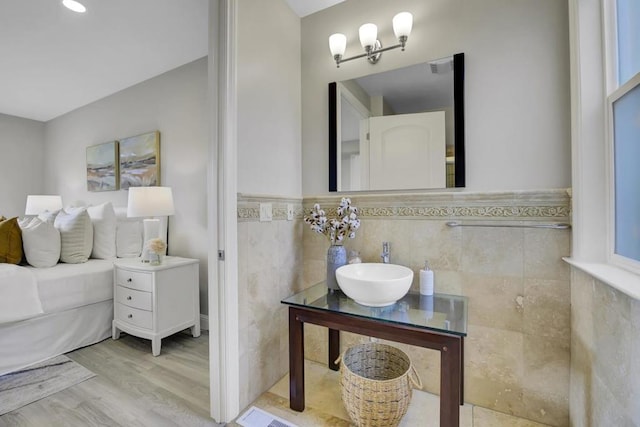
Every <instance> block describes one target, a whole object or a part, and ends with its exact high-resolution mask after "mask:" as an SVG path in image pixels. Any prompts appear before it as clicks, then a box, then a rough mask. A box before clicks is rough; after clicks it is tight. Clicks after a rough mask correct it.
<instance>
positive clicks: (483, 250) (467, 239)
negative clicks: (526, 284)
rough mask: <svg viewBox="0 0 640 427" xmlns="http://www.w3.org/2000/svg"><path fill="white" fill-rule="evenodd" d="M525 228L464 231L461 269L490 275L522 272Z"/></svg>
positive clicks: (488, 228)
mask: <svg viewBox="0 0 640 427" xmlns="http://www.w3.org/2000/svg"><path fill="white" fill-rule="evenodd" d="M523 246H524V232H523V231H522V230H521V229H517V228H513V229H512V228H498V227H487V228H484V227H482V228H480V227H478V228H473V227H469V228H467V229H464V230H463V231H462V271H464V272H465V273H476V274H483V275H489V276H515V277H522V275H523V263H524V261H523V259H524V258H523V257H524V247H523Z"/></svg>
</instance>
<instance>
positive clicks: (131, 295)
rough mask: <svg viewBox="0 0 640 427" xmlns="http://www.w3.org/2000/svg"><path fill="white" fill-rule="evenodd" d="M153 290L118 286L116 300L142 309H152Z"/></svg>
mask: <svg viewBox="0 0 640 427" xmlns="http://www.w3.org/2000/svg"><path fill="white" fill-rule="evenodd" d="M151 295H152V294H151V292H144V291H136V290H133V289H129V288H125V287H124V286H120V285H118V286H116V302H119V303H121V304H124V305H127V306H129V307H133V308H139V309H141V310H147V311H151V310H152V307H153V306H152V301H151Z"/></svg>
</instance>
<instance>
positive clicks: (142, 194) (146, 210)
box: [127, 187, 175, 217]
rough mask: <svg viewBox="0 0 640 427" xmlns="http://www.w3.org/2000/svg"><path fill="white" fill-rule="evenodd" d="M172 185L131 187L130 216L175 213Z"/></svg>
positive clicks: (128, 210) (128, 214)
mask: <svg viewBox="0 0 640 427" xmlns="http://www.w3.org/2000/svg"><path fill="white" fill-rule="evenodd" d="M174 213H175V209H174V206H173V193H172V191H171V187H129V200H128V202H127V216H128V217H145V216H167V215H173V214H174Z"/></svg>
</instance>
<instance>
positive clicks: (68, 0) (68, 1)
mask: <svg viewBox="0 0 640 427" xmlns="http://www.w3.org/2000/svg"><path fill="white" fill-rule="evenodd" d="M62 4H63V5H64V6H65V7H66V8H67V9H70V10H73V11H74V12H78V13H84V12H86V11H87V8H86V7H85V6H84V5H83V4H82V3H80V2H79V1H76V0H62Z"/></svg>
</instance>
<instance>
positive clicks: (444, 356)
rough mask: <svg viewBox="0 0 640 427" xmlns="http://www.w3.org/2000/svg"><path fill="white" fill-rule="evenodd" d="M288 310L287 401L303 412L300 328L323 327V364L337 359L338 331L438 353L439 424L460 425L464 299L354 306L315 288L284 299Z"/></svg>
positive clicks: (418, 298) (410, 297)
mask: <svg viewBox="0 0 640 427" xmlns="http://www.w3.org/2000/svg"><path fill="white" fill-rule="evenodd" d="M282 303H283V304H287V305H289V398H290V399H289V400H290V407H291V409H293V410H295V411H299V412H301V411H303V410H304V407H305V399H304V327H303V326H304V323H312V324H315V325H320V326H326V327H327V328H329V357H328V365H329V368H330V369H332V370H334V371H335V370H338V366H337V365H336V364H335V363H334V361H335V360H336V359H337V358H338V356H339V355H340V331H348V332H353V333H357V334H362V335H367V336H372V337H377V338H381V339H385V340H389V341H395V342H401V343H405V344H411V345H415V346H419V347H425V348H430V349H433V350H438V351H440V370H441V372H440V425H441V426H443V427H444V426H446V427H457V426H459V425H460V408H459V405H462V404H463V400H464V398H463V389H464V387H463V385H464V364H463V361H464V337H465V336H466V335H467V298H466V297H462V296H455V295H445V294H435V295H434V296H432V297H425V296H422V295H419V294H413V293H409V294H407V295H405V297H404V298H402V299H401V300H399V301H398V302H396V303H395V304H393V305H390V306H387V307H367V306H363V305H360V304H358V303H356V302H355V301H353V300H352V299H351V298H349V297H347V296H346V295H345V294H343V293H342V292H340V291H334V292H330V291H329V290H328V289H327V286H326V284H325V283H324V282H321V283H318V284H316V285H314V286H312V287H310V288H308V289H306V290H304V291H302V292H300V293H297V294H295V295H292V296H290V297H288V298H286V299H284V300H282Z"/></svg>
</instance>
